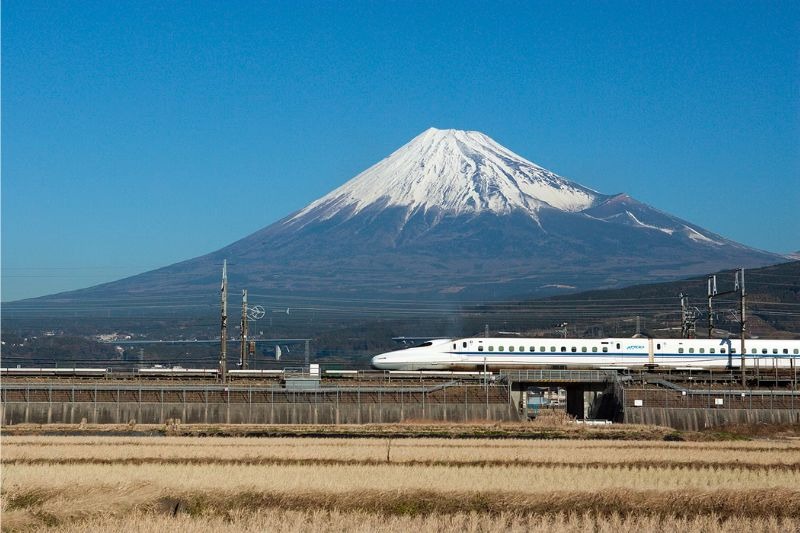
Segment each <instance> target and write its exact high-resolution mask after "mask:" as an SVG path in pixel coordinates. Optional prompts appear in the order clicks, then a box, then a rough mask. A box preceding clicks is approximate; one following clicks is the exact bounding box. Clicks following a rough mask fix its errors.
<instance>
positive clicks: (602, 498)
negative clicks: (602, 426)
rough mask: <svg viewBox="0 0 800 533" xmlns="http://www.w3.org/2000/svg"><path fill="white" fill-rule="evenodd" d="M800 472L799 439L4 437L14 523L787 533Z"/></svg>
mask: <svg viewBox="0 0 800 533" xmlns="http://www.w3.org/2000/svg"><path fill="white" fill-rule="evenodd" d="M799 464H800V443H796V442H795V443H793V442H767V441H762V442H741V443H739V442H736V443H731V442H724V443H713V442H712V443H709V442H704V443H694V442H663V441H649V442H648V441H639V442H619V441H530V440H482V439H474V440H469V439H467V440H452V439H430V438H429V439H408V438H403V439H387V438H383V439H376V438H361V439H355V440H348V439H341V438H335V439H312V438H302V439H291V438H276V439H272V438H270V439H242V438H185V437H184V438H180V437H167V438H138V439H137V438H131V437H89V438H82V437H5V436H4V437H3V438H2V466H3V468H2V473H1V477H0V481H2V529H3V530H4V531H11V530H30V529H35V528H48V527H49V528H52V529H54V530H55V529H57V530H66V531H78V530H81V531H85V530H92V531H117V530H120V529H131V528H134V529H137V530H140V531H156V530H164V529H170V530H174V531H182V530H187V531H188V530H189V529H190V528H191V530H192V531H197V530H215V531H216V530H219V531H239V530H245V531H256V530H264V529H269V530H278V531H302V530H308V529H314V530H321V531H333V530H334V529H335V530H337V531H341V530H348V531H350V530H353V531H366V530H370V531H373V530H386V531H399V530H401V529H402V530H404V531H407V530H409V529H418V530H420V531H430V530H440V531H455V530H457V529H458V530H459V531H461V530H464V529H467V530H473V531H485V530H499V529H502V530H511V531H523V530H524V531H544V530H550V529H552V528H555V529H556V530H566V531H579V530H580V531H582V530H587V529H588V530H595V531H609V532H611V531H613V532H614V533H618V532H620V531H640V530H648V531H650V530H661V531H667V530H670V531H674V530H681V531H692V530H694V531H734V530H737V531H739V530H752V531H761V530H772V531H779V530H784V531H789V530H795V529H797V526H798V525H800V489H798V487H800V467H798V465H799ZM265 524H266V525H269V526H270V527H267V528H264V526H265ZM326 524H338V526H336V527H333V526H332V527H328V526H327V525H326ZM360 524H365V526H364V527H361V525H360ZM366 525H369V526H370V527H367V526H366ZM273 526H274V527H273Z"/></svg>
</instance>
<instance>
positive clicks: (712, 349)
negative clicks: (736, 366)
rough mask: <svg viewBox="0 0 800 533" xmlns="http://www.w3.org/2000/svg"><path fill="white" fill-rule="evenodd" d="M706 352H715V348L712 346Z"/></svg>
mask: <svg viewBox="0 0 800 533" xmlns="http://www.w3.org/2000/svg"><path fill="white" fill-rule="evenodd" d="M708 353H716V350H715V349H714V348H709V350H708Z"/></svg>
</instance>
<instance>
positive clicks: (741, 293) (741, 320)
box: [736, 268, 747, 386]
mask: <svg viewBox="0 0 800 533" xmlns="http://www.w3.org/2000/svg"><path fill="white" fill-rule="evenodd" d="M741 272H742V280H741V285H739V284H738V283H737V285H739V324H740V327H739V338H740V340H741V350H742V362H741V365H740V366H741V367H742V385H743V386H744V385H746V384H747V378H746V377H745V373H744V355H745V346H744V337H745V327H746V324H747V320H746V319H745V309H746V307H747V303H746V301H745V297H746V293H745V290H744V268H742V269H741ZM736 279H737V281H738V280H739V273H738V272H737V273H736Z"/></svg>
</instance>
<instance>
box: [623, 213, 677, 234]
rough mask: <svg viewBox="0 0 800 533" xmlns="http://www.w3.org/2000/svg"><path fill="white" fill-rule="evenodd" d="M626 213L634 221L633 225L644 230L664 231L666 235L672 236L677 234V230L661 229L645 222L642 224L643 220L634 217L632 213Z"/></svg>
mask: <svg viewBox="0 0 800 533" xmlns="http://www.w3.org/2000/svg"><path fill="white" fill-rule="evenodd" d="M625 212H626V213H627V214H628V217H630V219H631V220H633V223H634V224H636V225H637V226H640V227H642V228H648V229H654V230H658V231H662V232H664V233H666V234H667V235H672V234H673V233H675V230H673V229H670V228H660V227H658V226H653V225H650V224H645V223H644V222H642V221H641V220H639V219H638V218H636V215H634V214H633V213H631V212H630V211H625Z"/></svg>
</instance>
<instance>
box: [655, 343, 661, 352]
mask: <svg viewBox="0 0 800 533" xmlns="http://www.w3.org/2000/svg"><path fill="white" fill-rule="evenodd" d="M660 349H661V343H660V342H659V343H658V344H656V350H660Z"/></svg>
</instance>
